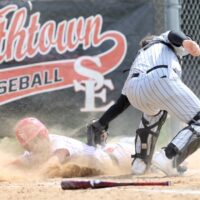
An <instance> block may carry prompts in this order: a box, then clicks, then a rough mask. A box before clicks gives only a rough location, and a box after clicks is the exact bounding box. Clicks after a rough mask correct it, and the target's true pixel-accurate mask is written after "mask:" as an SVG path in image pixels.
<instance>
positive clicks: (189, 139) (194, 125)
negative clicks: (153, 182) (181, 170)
mask: <svg viewBox="0 0 200 200" xmlns="http://www.w3.org/2000/svg"><path fill="white" fill-rule="evenodd" d="M199 147H200V112H199V113H198V114H197V115H196V116H195V117H194V119H193V120H192V121H191V122H190V123H189V125H188V126H187V127H185V128H184V129H182V130H181V131H180V132H178V134H177V135H176V136H175V137H174V138H173V139H172V141H171V142H170V143H169V145H168V146H167V147H166V148H165V149H164V150H161V152H160V153H158V155H155V159H154V162H155V165H156V166H157V167H158V168H160V169H161V170H162V171H163V172H165V173H166V174H167V175H169V176H170V175H176V174H175V173H176V170H175V169H176V168H178V167H179V165H180V164H181V163H182V162H183V161H184V160H185V159H186V158H187V157H188V156H189V155H191V154H192V153H193V152H195V151H196V150H197V149H198V148H199Z"/></svg>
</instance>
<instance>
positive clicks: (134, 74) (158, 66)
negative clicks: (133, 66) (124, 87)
mask: <svg viewBox="0 0 200 200" xmlns="http://www.w3.org/2000/svg"><path fill="white" fill-rule="evenodd" d="M158 68H168V66H167V65H157V66H155V67H152V68H151V69H148V70H147V71H146V73H147V74H148V73H149V72H151V71H153V70H155V69H158ZM139 75H140V73H133V74H132V76H131V77H132V78H133V77H138V76H139Z"/></svg>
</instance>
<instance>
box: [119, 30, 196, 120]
mask: <svg viewBox="0 0 200 200" xmlns="http://www.w3.org/2000/svg"><path fill="white" fill-rule="evenodd" d="M168 33H169V32H166V33H164V34H162V35H161V36H159V37H157V38H155V40H156V39H160V40H163V41H164V42H167V43H169V41H168V39H167V36H168ZM175 52H176V54H175ZM175 52H174V51H173V50H172V49H170V48H169V47H168V46H167V45H165V44H162V43H156V44H154V45H152V46H151V47H149V48H147V49H146V50H144V49H141V50H140V51H139V53H138V56H137V57H136V59H135V61H134V62H133V64H132V67H131V70H130V73H129V75H128V78H127V80H126V82H125V85H124V87H123V90H122V93H123V94H125V95H126V96H127V97H128V99H129V101H130V103H131V104H132V105H133V106H134V107H135V108H137V109H139V110H141V111H142V112H143V113H145V114H146V115H149V116H153V115H156V114H157V113H158V112H159V111H160V110H166V111H168V112H169V113H170V114H172V115H175V116H177V117H178V118H179V119H180V120H182V121H183V122H185V123H187V122H189V121H190V120H191V119H192V118H193V117H194V116H195V115H196V114H197V113H198V112H199V111H200V101H199V99H198V98H197V97H196V95H195V94H194V93H193V92H192V91H191V90H190V89H189V88H188V87H187V86H186V85H185V84H184V83H183V82H182V81H181V73H182V71H181V65H180V63H179V60H178V58H177V55H178V56H179V57H182V56H184V55H187V52H186V51H185V50H184V49H183V47H179V48H178V47H176V48H175ZM156 66H160V67H156ZM190 67H192V66H190ZM135 73H139V75H138V76H136V77H133V74H135Z"/></svg>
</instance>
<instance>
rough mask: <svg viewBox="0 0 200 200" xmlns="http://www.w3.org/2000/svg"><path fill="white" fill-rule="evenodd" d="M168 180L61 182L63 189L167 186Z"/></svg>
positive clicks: (169, 183)
mask: <svg viewBox="0 0 200 200" xmlns="http://www.w3.org/2000/svg"><path fill="white" fill-rule="evenodd" d="M169 185H171V182H170V181H162V182H161V181H158V182H153V181H144V182H128V181H127V182H119V181H101V180H64V181H62V182H61V188H62V189H63V190H76V189H89V188H91V189H98V188H107V187H118V186H169Z"/></svg>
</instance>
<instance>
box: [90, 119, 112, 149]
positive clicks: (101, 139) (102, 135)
mask: <svg viewBox="0 0 200 200" xmlns="http://www.w3.org/2000/svg"><path fill="white" fill-rule="evenodd" d="M107 129H108V126H103V125H102V124H100V122H99V121H98V120H93V121H92V122H91V123H90V124H88V125H87V144H88V145H90V146H97V145H102V146H103V145H105V143H106V139H107V137H108V132H107Z"/></svg>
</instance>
